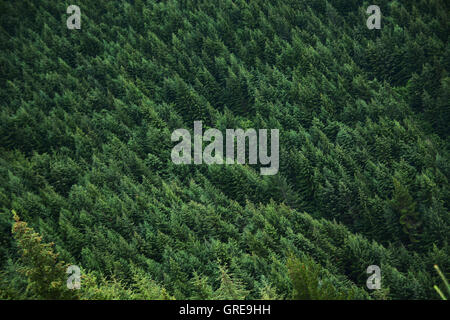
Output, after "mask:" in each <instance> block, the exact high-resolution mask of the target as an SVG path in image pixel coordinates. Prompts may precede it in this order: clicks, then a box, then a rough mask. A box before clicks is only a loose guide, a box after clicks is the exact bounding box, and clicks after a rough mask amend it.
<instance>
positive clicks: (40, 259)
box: [12, 211, 76, 299]
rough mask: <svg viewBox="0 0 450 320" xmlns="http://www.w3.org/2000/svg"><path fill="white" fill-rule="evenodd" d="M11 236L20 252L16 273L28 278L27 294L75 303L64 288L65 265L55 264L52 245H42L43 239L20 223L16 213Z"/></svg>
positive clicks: (25, 224) (22, 222) (72, 294)
mask: <svg viewBox="0 0 450 320" xmlns="http://www.w3.org/2000/svg"><path fill="white" fill-rule="evenodd" d="M13 215H14V220H15V222H14V225H13V227H12V232H13V235H14V238H15V239H16V241H17V243H18V246H19V248H20V249H21V251H22V258H21V263H22V265H23V266H22V267H21V268H20V269H19V270H20V271H21V272H22V273H23V274H25V276H26V277H27V278H28V288H27V291H28V292H29V294H30V295H31V296H32V297H34V298H36V299H74V298H76V294H75V293H74V292H73V291H70V290H69V289H67V287H66V281H67V275H66V265H65V264H64V262H62V261H58V254H57V253H55V252H54V251H53V248H52V246H53V243H50V244H47V243H42V237H41V236H40V235H39V234H38V233H36V232H34V230H33V229H32V228H30V227H28V224H27V223H26V222H24V221H21V220H20V218H19V216H18V215H17V213H16V212H15V211H13Z"/></svg>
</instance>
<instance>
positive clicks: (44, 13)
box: [0, 0, 450, 299]
mask: <svg viewBox="0 0 450 320" xmlns="http://www.w3.org/2000/svg"><path fill="white" fill-rule="evenodd" d="M375 2H376V3H375ZM72 4H74V5H78V6H79V7H80V9H81V29H79V30H77V29H75V30H70V29H68V28H67V26H66V20H67V18H68V16H69V14H67V13H66V9H67V7H68V6H69V5H72ZM372 4H376V5H378V6H379V7H380V9H381V12H382V20H381V29H379V30H378V29H372V30H370V29H368V27H367V26H366V20H367V18H368V16H369V15H368V14H367V13H366V9H367V7H368V6H369V5H372ZM449 12H450V4H449V2H448V1H446V0H398V1H387V0H373V1H371V2H368V1H357V0H308V1H306V0H270V1H269V0H247V1H246V0H220V1H208V0H202V1H194V0H180V1H173V0H171V1H153V0H134V1H133V0H128V1H111V0H76V1H75V0H73V1H72V0H71V1H66V0H64V1H54V0H36V1H32V0H21V1H17V0H16V1H5V0H0V47H1V50H0V298H1V299H47V298H57V299H72V298H73V299H79V298H81V299H261V298H263V299H439V295H438V294H437V293H436V291H435V290H434V289H433V286H434V285H435V284H436V285H439V286H441V285H442V282H441V279H440V278H439V276H438V274H437V273H436V272H435V270H434V268H433V265H435V264H436V265H438V266H439V267H440V269H441V270H442V271H443V272H444V273H446V274H447V277H449V272H450V250H449V231H450V215H449V205H450V203H449V200H450V190H449V183H448V179H449V175H450V163H449V160H450V155H449V146H450V144H449V128H448V124H449V120H450V106H449V101H450V77H449V74H448V70H450V46H449V43H448V36H449V28H450V19H449ZM194 121H202V122H203V126H204V128H217V129H219V130H221V131H222V132H225V130H226V129H228V128H243V129H248V128H254V129H262V128H265V129H266V128H267V129H279V133H280V144H279V145H280V149H279V158H280V168H279V172H278V174H276V175H272V176H263V175H260V173H259V165H248V164H246V165H239V164H235V165H206V164H202V165H176V164H174V163H173V162H172V160H171V150H172V148H173V147H174V145H175V143H174V142H172V141H171V133H172V132H173V131H174V130H176V129H178V128H186V129H188V130H192V128H193V122H194ZM51 242H52V243H54V245H49V243H51ZM67 265H76V266H79V267H80V268H81V274H82V278H81V289H80V290H73V291H69V290H68V289H67V288H66V279H67V276H68V275H67V274H66V273H65V271H66V266H67ZM370 265H377V266H379V267H380V268H381V275H382V278H381V289H379V290H369V289H368V287H367V286H366V280H367V278H368V277H369V274H367V272H366V269H367V267H368V266H370ZM449 278H450V277H449ZM443 291H444V290H443Z"/></svg>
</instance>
